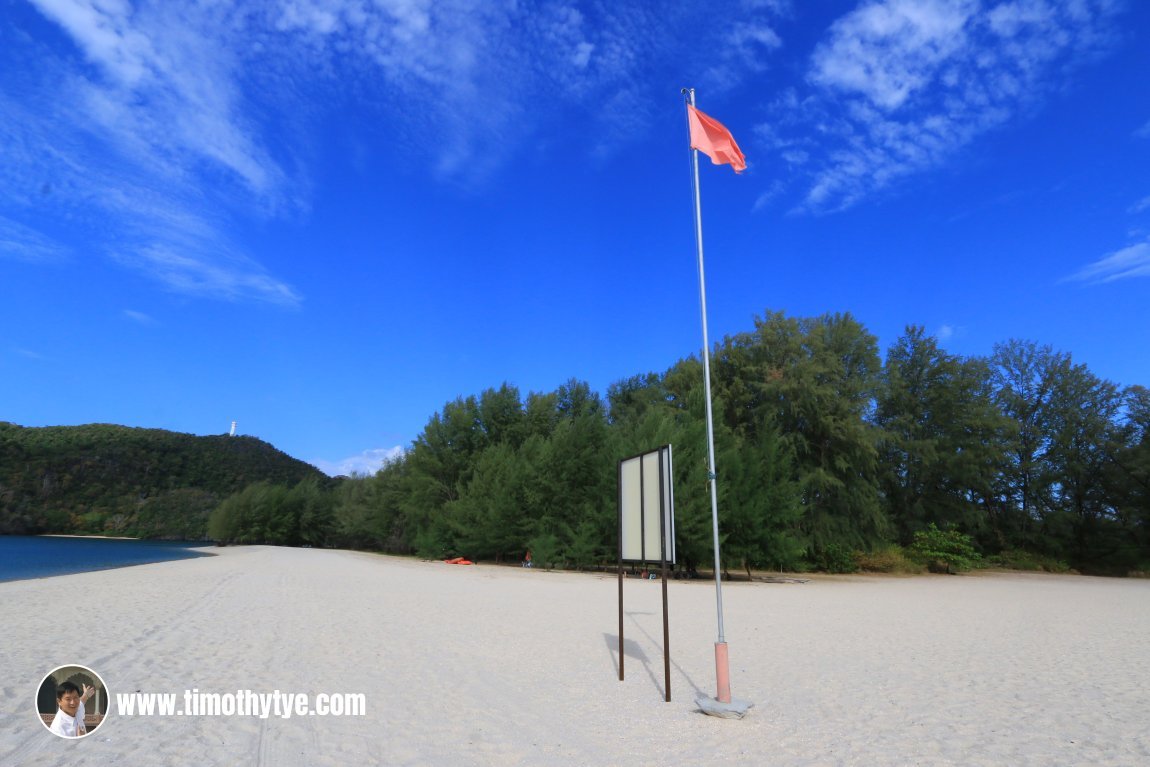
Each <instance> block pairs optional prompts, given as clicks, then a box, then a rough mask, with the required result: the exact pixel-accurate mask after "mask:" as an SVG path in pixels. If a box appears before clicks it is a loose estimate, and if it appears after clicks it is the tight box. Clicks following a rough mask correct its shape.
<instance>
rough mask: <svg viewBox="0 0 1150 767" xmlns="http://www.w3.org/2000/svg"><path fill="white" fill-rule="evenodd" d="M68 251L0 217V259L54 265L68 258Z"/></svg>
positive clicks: (62, 246) (52, 241)
mask: <svg viewBox="0 0 1150 767" xmlns="http://www.w3.org/2000/svg"><path fill="white" fill-rule="evenodd" d="M68 254H69V249H68V248H67V247H65V246H64V245H62V244H60V243H58V242H56V241H55V240H53V239H51V238H49V237H46V236H44V235H42V234H40V233H39V232H38V231H36V230H35V229H32V228H30V227H27V226H24V225H23V224H20V223H17V222H16V221H12V220H11V219H8V218H5V217H4V216H0V258H11V259H14V260H16V261H28V262H32V263H54V262H60V261H64V260H66V259H67V258H68Z"/></svg>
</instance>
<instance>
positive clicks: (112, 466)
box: [0, 422, 330, 539]
mask: <svg viewBox="0 0 1150 767" xmlns="http://www.w3.org/2000/svg"><path fill="white" fill-rule="evenodd" d="M304 480H311V481H314V482H316V483H318V484H327V483H328V482H329V481H330V480H328V479H327V477H326V476H325V475H323V474H322V473H321V472H320V471H319V470H318V469H316V468H315V467H313V466H311V465H309V464H306V463H304V462H303V461H299V460H297V459H295V458H292V457H291V456H289V455H287V454H286V453H283V452H281V451H279V450H277V449H276V448H274V447H272V446H271V445H269V444H268V443H266V442H263V441H262V440H259V439H256V438H254V437H229V436H226V435H218V436H206V437H201V436H195V435H192V434H180V433H176V432H171V431H164V430H161V429H137V428H129V427H126V426H114V425H110V424H89V425H85V426H49V427H42V428H29V427H21V426H17V425H15V424H11V423H5V422H0V533H4V534H16V535H19V534H34V533H99V534H104V535H135V536H142V537H150V538H184V539H201V538H203V537H204V531H205V522H206V519H207V516H208V514H210V513H211V511H212V509H214V508H215V507H216V506H217V505H218V504H219V502H220V501H221V500H222V499H223V498H226V497H227V496H229V495H231V494H233V493H235V492H237V491H239V490H241V489H243V488H244V487H246V486H248V485H250V484H252V483H254V482H269V483H272V484H276V485H295V484H297V483H299V482H301V481H304Z"/></svg>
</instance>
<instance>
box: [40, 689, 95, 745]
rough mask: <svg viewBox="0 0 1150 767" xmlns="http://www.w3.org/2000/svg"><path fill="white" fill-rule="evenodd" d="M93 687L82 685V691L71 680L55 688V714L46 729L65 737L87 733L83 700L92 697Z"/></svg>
mask: <svg viewBox="0 0 1150 767" xmlns="http://www.w3.org/2000/svg"><path fill="white" fill-rule="evenodd" d="M93 692H95V689H94V688H93V687H90V686H89V685H84V692H83V693H82V694H81V692H80V688H79V687H77V686H76V685H75V684H74V683H72V682H64V683H63V684H61V685H60V686H59V687H57V688H56V716H54V717H52V724H51V725H49V727H48V729H49V730H51V731H52V732H54V733H56V734H57V735H61V736H63V737H65V738H78V737H80V736H81V735H87V734H88V730H87V729H86V728H85V727H84V701H86V700H87V699H88V698H90V697H92V693H93Z"/></svg>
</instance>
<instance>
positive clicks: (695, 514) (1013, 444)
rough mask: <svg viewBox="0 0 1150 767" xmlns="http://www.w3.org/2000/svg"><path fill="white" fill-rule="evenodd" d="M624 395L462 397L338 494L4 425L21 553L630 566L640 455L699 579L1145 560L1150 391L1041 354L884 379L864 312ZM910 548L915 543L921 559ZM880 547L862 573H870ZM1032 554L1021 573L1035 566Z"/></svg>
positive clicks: (148, 437) (745, 338)
mask: <svg viewBox="0 0 1150 767" xmlns="http://www.w3.org/2000/svg"><path fill="white" fill-rule="evenodd" d="M713 357H714V359H713V363H714V364H713V366H712V367H713V370H712V373H713V376H712V377H713V387H714V391H713V403H714V411H715V423H714V439H715V450H716V470H717V476H716V477H711V476H710V473H709V461H708V455H707V424H706V410H707V408H706V404H707V403H706V398H705V394H704V386H703V383H704V381H703V366H702V362H701V360H700V359H698V358H688V359H684V360H680V361H678V362H676V363H675V364H673V365H672V366H671V367H670V368H668V369H667V370H666V371H665V372H663V373H654V372H649V373H645V374H642V375H636V376H633V377H631V378H627V379H624V380H622V381H619V382H617V383H615V384H612V385H611V386H610V387H609V388H608V391H607V394H606V397H601V396H600V395H599V394H597V393H596V392H594V391H592V390H591V388H590V386H589V385H588V384H586V383H585V382H582V381H578V380H571V381H568V382H566V383H564V384H563V385H561V386H559V387H558V388H556V389H555V390H554V391H551V392H531V393H529V394H527V395H526V396H522V395H521V394H520V392H519V391H518V390H517V389H516V388H515V387H513V386H511V385H509V384H506V383H504V384H502V385H500V386H499V387H498V388H491V389H487V390H485V391H483V392H481V393H479V394H478V395H469V396H460V397H457V398H456V399H454V400H452V401H451V402H448V403H446V404H445V405H444V407H443V408H442V410H441V411H439V412H437V413H435V414H434V415H433V416H432V417H431V418H430V419H429V421H428V423H427V425H426V426H425V428H424V429H423V431H422V432H420V434H419V435H418V436H417V437H416V439H415V440H414V442H413V443H412V445H411V447H410V449H409V450H407V451H406V452H405V453H404V454H403V455H402V456H401V457H400V458H399V459H397V460H395V461H393V462H391V463H389V464H388V465H386V466H384V467H383V468H382V469H381V470H380V471H379V472H377V473H376V474H375V475H374V476H370V477H352V478H340V479H338V480H329V479H328V478H326V477H323V476H322V475H321V474H320V473H319V472H318V471H316V470H315V469H313V468H312V467H310V466H308V465H306V464H303V463H302V462H299V461H295V460H294V459H292V458H290V457H288V456H285V455H283V454H282V453H279V452H278V451H276V450H275V449H274V448H272V447H271V446H269V445H266V444H264V443H262V442H260V441H259V440H254V439H251V438H246V437H236V438H228V437H223V436H219V437H192V436H190V435H177V434H172V433H170V432H162V431H158V430H148V429H128V428H124V427H118V426H107V425H93V426H84V427H69V428H45V429H25V428H22V427H19V426H15V425H12V424H5V423H0V534H2V533H37V532H45V531H53V532H90V533H114V534H118V535H143V536H148V537H160V538H202V537H203V536H204V535H210V536H212V537H215V538H217V539H218V540H220V541H224V542H234V543H272V544H280V545H307V546H347V547H353V548H362V549H372V550H378V551H385V552H392V553H401V554H407V553H413V552H414V553H418V554H419V555H421V556H425V557H434V558H443V557H447V556H452V555H461V556H467V557H469V558H472V559H494V560H495V561H519V559H520V558H521V557H522V556H523V554H524V552H525V551H526V550H527V549H528V548H530V549H532V551H533V553H534V555H535V560H536V562H537V563H539V564H540V565H541V566H557V565H562V566H574V567H591V566H595V565H599V564H602V563H609V562H612V561H613V560H614V556H615V547H616V545H617V536H618V531H617V524H618V521H617V498H616V467H617V462H618V461H619V459H621V458H623V457H626V456H630V455H636V454H638V453H641V452H645V451H647V450H651V449H653V448H655V447H658V446H660V445H665V444H670V445H672V446H673V449H674V474H675V476H674V481H675V484H674V487H675V503H676V526H675V528H676V529H675V536H676V549H677V552H678V555H679V563H680V565H681V566H683V567H684V568H685V569H687V570H694V569H696V568H697V567H704V568H708V569H709V567H710V565H711V562H713V557H714V553H713V550H712V547H713V535H712V517H711V490H712V488H715V490H716V492H717V495H718V511H719V536H720V546H721V547H722V551H721V554H722V562H723V564H724V566H725V567H732V566H734V567H738V566H742V567H744V568H746V569H747V570H748V571H750V569H751V568H764V569H793V570H807V569H811V568H820V569H823V570H827V571H830V572H852V571H855V570H856V569H864V570H867V571H873V572H905V571H913V570H914V569H915V568H917V567H919V565H918V564H917V562H915V561H914V560H918V561H921V562H924V563H927V564H931V565H933V566H934V567H935V568H936V569H952V570H953V569H963V568H965V567H970V566H973V565H974V564H976V563H977V562H978V561H979V559H978V557H979V555H978V553H977V551H982V552H985V553H986V555H987V556H988V559H989V560H990V561H993V562H996V563H999V564H1002V565H1004V566H1014V567H1041V568H1043V569H1050V570H1060V569H1064V568H1066V567H1073V568H1074V569H1076V570H1078V571H1081V572H1090V573H1101V574H1126V573H1128V572H1132V571H1144V570H1145V569H1146V568H1147V563H1148V562H1150V390H1148V389H1146V388H1145V387H1143V386H1131V387H1128V388H1126V389H1119V387H1117V386H1115V385H1114V384H1112V383H1110V382H1108V381H1105V380H1102V379H1100V378H1098V377H1097V376H1094V375H1093V374H1091V373H1090V371H1089V370H1087V369H1086V367H1085V366H1083V365H1081V364H1075V363H1074V362H1073V361H1072V360H1071V358H1070V356H1069V355H1067V354H1063V353H1059V352H1055V351H1053V350H1051V349H1050V348H1049V347H1044V346H1039V345H1037V344H1034V343H1031V342H1025V341H1009V342H1007V343H1004V344H1000V345H999V346H997V347H996V348H995V351H994V354H993V355H992V356H991V357H990V358H989V359H985V360H984V359H979V358H963V357H959V356H957V355H953V354H950V353H948V352H947V351H945V350H944V349H942V348H941V346H940V345H939V343H938V341H937V339H935V338H932V337H930V336H928V335H927V334H926V333H925V332H924V331H923V329H922V328H920V327H909V328H907V330H906V332H905V333H904V334H903V336H902V337H901V338H899V339H897V340H896V341H895V343H894V344H892V345H891V347H890V348H889V349H888V351H887V355H886V360H885V363H881V364H880V360H879V356H878V351H877V347H876V342H875V338H874V336H872V335H871V334H870V333H868V332H867V331H866V329H865V328H863V327H862V325H861V324H860V323H858V322H857V321H856V320H855V319H854V318H852V317H851V316H850V315H849V314H828V315H824V316H821V317H815V318H794V317H787V316H785V315H783V314H782V313H779V312H767V313H766V314H765V315H764V316H763V317H762V318H758V319H756V320H755V323H754V327H753V329H752V330H750V331H749V332H745V333H739V334H736V335H733V336H730V337H728V338H725V339H723V341H722V343H720V344H717V345H716V347H715V349H714V355H713ZM899 544H901V545H903V546H907V547H908V548H907V549H900V548H899ZM859 552H865V553H859ZM1020 552H1025V553H1020Z"/></svg>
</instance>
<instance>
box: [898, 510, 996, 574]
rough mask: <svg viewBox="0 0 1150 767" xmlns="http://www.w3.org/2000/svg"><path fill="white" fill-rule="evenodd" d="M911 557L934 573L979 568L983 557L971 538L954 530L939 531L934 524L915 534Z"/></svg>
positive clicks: (911, 546)
mask: <svg viewBox="0 0 1150 767" xmlns="http://www.w3.org/2000/svg"><path fill="white" fill-rule="evenodd" d="M910 555H911V556H912V557H913V558H914V559H916V560H917V561H919V562H922V563H923V564H924V565H926V567H927V569H929V570H930V571H931V572H932V573H955V572H962V571H963V570H970V569H972V568H974V567H977V566H978V564H979V561H980V560H981V559H982V557H981V556H980V555H979V553H978V552H977V551H975V550H974V544H973V543H972V542H971V539H970V536H969V535H966V534H965V533H961V532H959V531H958V530H956V529H954V528H948V529H946V530H939V529H938V526H937V525H935V524H934V523H933V522H932V523H931V524H930V528H928V529H927V530H920V531H919V532H917V533H915V534H914V542H913V543H911V545H910Z"/></svg>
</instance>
